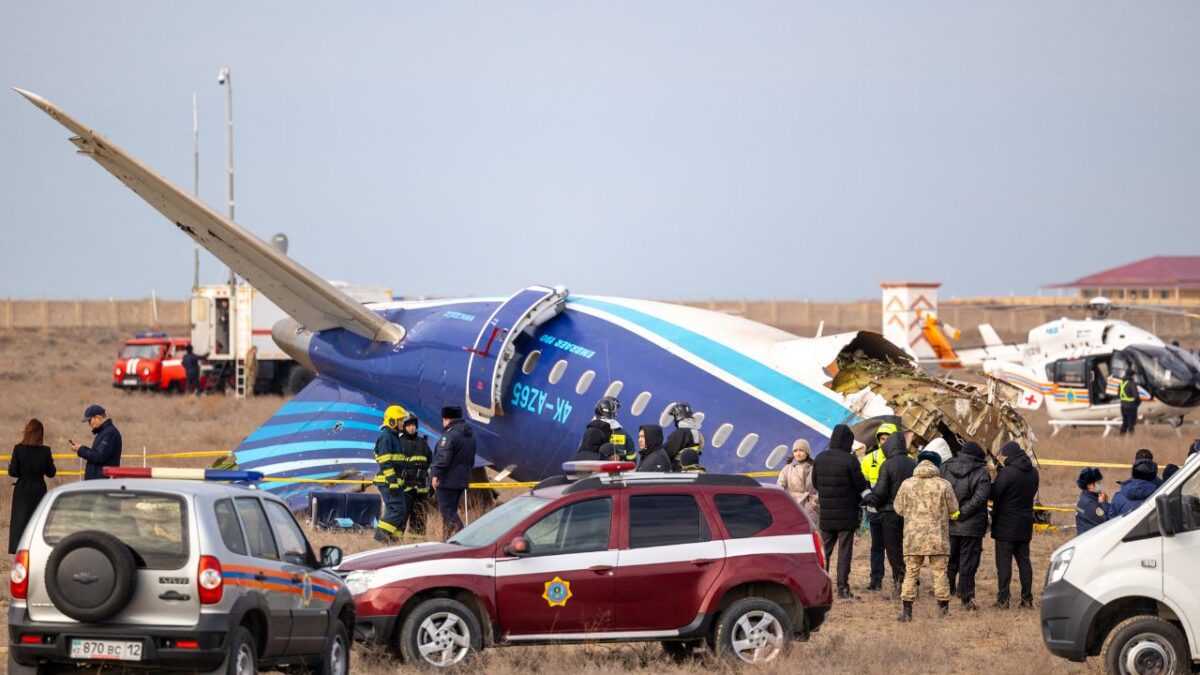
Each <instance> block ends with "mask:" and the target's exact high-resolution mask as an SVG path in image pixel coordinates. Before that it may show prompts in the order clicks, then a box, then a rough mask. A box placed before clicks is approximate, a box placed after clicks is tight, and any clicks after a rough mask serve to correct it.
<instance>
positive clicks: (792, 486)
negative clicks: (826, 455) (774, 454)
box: [776, 438, 821, 530]
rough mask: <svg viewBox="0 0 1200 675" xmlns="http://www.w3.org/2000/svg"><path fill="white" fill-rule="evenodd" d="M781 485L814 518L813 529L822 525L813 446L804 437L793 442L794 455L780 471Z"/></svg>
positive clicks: (779, 482) (779, 481)
mask: <svg viewBox="0 0 1200 675" xmlns="http://www.w3.org/2000/svg"><path fill="white" fill-rule="evenodd" d="M776 484H777V485H779V487H781V488H783V489H784V490H787V493H788V494H789V495H791V496H792V499H795V500H796V503H797V504H799V505H800V508H802V509H804V512H805V513H807V514H808V517H809V518H811V519H812V522H813V529H814V530H817V529H820V527H821V522H820V521H821V506H820V503H819V502H818V501H817V489H816V487H814V486H813V461H812V448H811V447H809V445H808V441H806V440H804V439H803V438H801V439H799V440H797V441H796V442H795V443H793V444H792V456H791V457H789V458H788V461H787V464H785V465H784V467H783V469H782V470H780V472H779V480H777V481H776Z"/></svg>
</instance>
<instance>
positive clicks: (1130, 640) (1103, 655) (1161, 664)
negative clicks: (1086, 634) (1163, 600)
mask: <svg viewBox="0 0 1200 675" xmlns="http://www.w3.org/2000/svg"><path fill="white" fill-rule="evenodd" d="M1100 662H1101V663H1103V664H1104V667H1105V669H1106V670H1107V671H1108V672H1109V673H1120V675H1176V674H1178V673H1187V672H1191V655H1190V654H1188V651H1187V643H1186V641H1185V640H1184V639H1183V634H1182V633H1180V632H1179V628H1177V627H1176V626H1175V624H1173V623H1171V622H1170V621H1167V620H1165V619H1160V618H1159V617H1157V616H1135V617H1131V618H1128V619H1125V620H1124V621H1122V622H1121V623H1119V624H1117V625H1116V626H1115V627H1114V628H1113V629H1112V630H1111V631H1109V633H1108V637H1106V638H1105V639H1104V646H1103V647H1102V648H1101V649H1100Z"/></svg>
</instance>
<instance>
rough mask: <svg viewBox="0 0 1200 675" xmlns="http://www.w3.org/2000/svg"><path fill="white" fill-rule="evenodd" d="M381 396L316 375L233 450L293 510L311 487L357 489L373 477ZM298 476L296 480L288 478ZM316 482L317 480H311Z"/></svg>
mask: <svg viewBox="0 0 1200 675" xmlns="http://www.w3.org/2000/svg"><path fill="white" fill-rule="evenodd" d="M388 405H389V404H388V403H387V402H386V401H383V400H382V399H379V398H376V397H374V396H371V395H369V394H364V393H362V392H360V391H357V390H355V389H351V388H349V387H346V386H344V385H340V384H338V383H336V382H334V381H333V380H330V379H328V378H325V377H322V376H317V377H316V378H315V379H313V381H312V382H310V383H309V385H308V386H307V387H305V388H304V389H302V390H301V391H300V393H299V394H296V396H295V397H293V398H292V400H291V401H288V402H287V403H286V404H285V405H284V406H283V407H282V408H280V409H279V410H277V411H276V412H275V414H274V415H272V416H271V418H270V419H269V420H267V422H266V423H265V424H263V425H262V426H261V427H259V428H258V429H256V430H255V431H254V432H253V433H251V434H250V435H249V436H247V437H246V438H245V439H244V440H243V441H242V442H241V443H240V444H238V446H237V448H235V449H234V451H233V454H234V460H235V461H236V463H237V467H238V468H239V469H246V470H254V471H261V472H263V474H264V475H265V476H267V477H269V478H272V479H274V480H272V481H269V482H264V483H263V489H265V490H269V491H271V492H273V493H275V494H277V495H279V496H280V497H282V498H283V499H284V500H285V501H287V502H288V505H289V506H291V507H292V508H293V509H299V508H303V507H305V506H307V504H306V502H307V499H308V494H309V492H311V491H312V490H318V489H319V490H338V491H358V490H360V489H362V487H363V484H362V483H321V482H319V480H320V479H325V480H331V481H335V480H351V481H354V480H367V481H369V480H371V479H372V478H373V477H374V476H375V472H376V470H377V468H378V465H377V464H376V463H375V452H374V449H375V439H376V438H377V437H378V436H379V425H380V424H381V423H382V421H383V411H384V409H385V408H387V406H388ZM287 479H297V480H287ZM313 481H316V482H313Z"/></svg>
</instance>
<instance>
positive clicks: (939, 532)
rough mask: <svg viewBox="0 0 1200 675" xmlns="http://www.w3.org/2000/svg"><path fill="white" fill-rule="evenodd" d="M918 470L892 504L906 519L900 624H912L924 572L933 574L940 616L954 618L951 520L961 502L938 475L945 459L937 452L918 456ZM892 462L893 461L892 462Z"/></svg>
mask: <svg viewBox="0 0 1200 675" xmlns="http://www.w3.org/2000/svg"><path fill="white" fill-rule="evenodd" d="M917 459H918V463H917V468H916V469H915V470H914V471H913V475H912V477H910V478H908V479H907V480H905V481H904V483H903V484H901V486H900V489H899V490H898V491H897V492H896V498H895V500H893V502H892V508H894V509H895V510H896V514H897V515H898V516H900V517H901V518H903V519H904V585H903V587H902V588H901V590H900V601H901V610H900V616H899V617H898V618H899V620H900V621H912V618H913V602H915V601H916V599H917V582H918V580H919V579H920V576H921V568H923V567H924V568H928V569H929V571H930V572H931V573H932V574H933V597H934V598H935V599H936V600H937V603H938V614H939V615H941V616H948V615H949V614H950V583H949V577H948V576H947V574H946V565H947V563H949V562H950V516H951V515H952V514H954V513H957V512H958V500H957V499H956V498H955V497H954V488H953V487H951V486H950V482H949V481H947V480H946V479H944V478H942V477H941V476H940V475H938V466H937V464H938V463H939V462H940V461H941V457H939V456H938V454H937V453H936V452H921V453H919V454H918V455H917ZM888 461H891V460H888Z"/></svg>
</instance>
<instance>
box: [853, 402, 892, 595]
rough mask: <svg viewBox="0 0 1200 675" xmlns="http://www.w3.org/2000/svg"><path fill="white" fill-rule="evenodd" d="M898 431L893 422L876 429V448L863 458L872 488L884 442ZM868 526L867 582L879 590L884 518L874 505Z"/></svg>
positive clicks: (882, 457)
mask: <svg viewBox="0 0 1200 675" xmlns="http://www.w3.org/2000/svg"><path fill="white" fill-rule="evenodd" d="M894 433H896V425H895V424H892V423H891V422H884V423H883V424H880V425H879V428H878V429H876V430H875V448H874V449H872V450H871V451H870V452H868V453H866V454H865V455H863V458H862V464H861V466H862V473H863V478H866V479H867V483H868V484H870V486H871V487H872V488H874V487H875V483H876V482H878V481H879V467H881V466H883V460H884V459H885V458H884V456H883V442H884V441H886V440H887V439H888V436H891V435H892V434H894ZM865 520H866V522H867V527H868V528H869V531H870V533H871V581H870V583H869V584H867V590H868V591H878V590H880V589H882V588H883V553H884V551H883V520H882V519H881V518H880V517H879V511H877V510H876V509H875V508H874V507H868V508H867V509H866V517H865Z"/></svg>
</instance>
